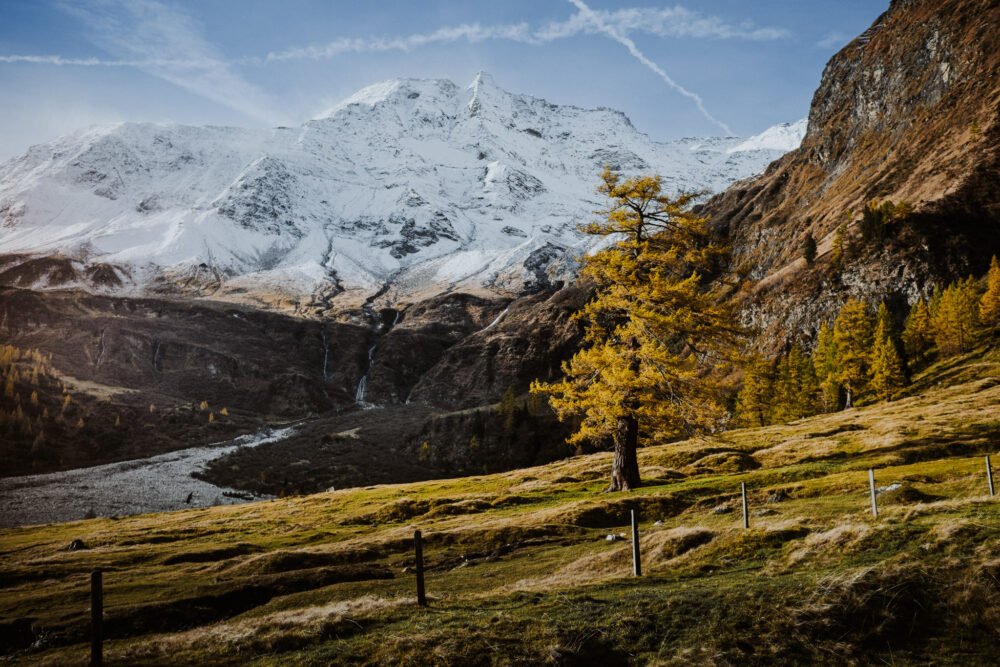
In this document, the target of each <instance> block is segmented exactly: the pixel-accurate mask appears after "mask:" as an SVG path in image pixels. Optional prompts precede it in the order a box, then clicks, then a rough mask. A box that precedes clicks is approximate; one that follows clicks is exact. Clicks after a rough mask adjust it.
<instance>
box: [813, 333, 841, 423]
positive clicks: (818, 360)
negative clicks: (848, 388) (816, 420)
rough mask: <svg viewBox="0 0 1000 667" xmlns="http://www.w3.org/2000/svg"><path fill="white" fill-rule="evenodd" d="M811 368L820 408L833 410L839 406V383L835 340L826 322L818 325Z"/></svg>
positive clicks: (827, 410)
mask: <svg viewBox="0 0 1000 667" xmlns="http://www.w3.org/2000/svg"><path fill="white" fill-rule="evenodd" d="M813 369H814V370H815V375H816V380H817V382H818V383H819V396H820V408H821V409H822V411H823V412H833V411H834V410H836V409H838V408H839V407H840V383H839V382H838V381H837V341H835V340H834V338H833V329H831V328H830V327H829V326H827V324H826V322H824V323H823V324H821V325H820V328H819V334H818V335H817V337H816V352H815V353H814V354H813Z"/></svg>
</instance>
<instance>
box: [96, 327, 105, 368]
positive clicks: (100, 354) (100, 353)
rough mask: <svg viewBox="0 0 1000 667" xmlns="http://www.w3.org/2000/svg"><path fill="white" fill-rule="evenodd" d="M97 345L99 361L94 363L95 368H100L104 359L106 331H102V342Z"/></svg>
mask: <svg viewBox="0 0 1000 667" xmlns="http://www.w3.org/2000/svg"><path fill="white" fill-rule="evenodd" d="M97 345H98V349H97V361H95V362H94V368H97V367H98V366H100V365H101V359H103V358H104V329H101V341H100V342H99V343H98V344H97Z"/></svg>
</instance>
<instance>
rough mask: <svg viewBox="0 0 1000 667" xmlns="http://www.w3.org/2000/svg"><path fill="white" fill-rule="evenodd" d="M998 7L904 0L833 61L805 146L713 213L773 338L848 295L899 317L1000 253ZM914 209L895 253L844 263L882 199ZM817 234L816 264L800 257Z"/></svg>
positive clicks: (974, 0)
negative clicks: (835, 248) (844, 252)
mask: <svg viewBox="0 0 1000 667" xmlns="http://www.w3.org/2000/svg"><path fill="white" fill-rule="evenodd" d="M997 25H1000V5H998V4H997V3H996V2H982V1H980V0H945V1H942V2H939V1H936V0H935V1H930V0H894V1H893V2H892V3H891V5H890V7H889V9H888V11H886V12H885V13H884V14H883V15H882V16H880V17H879V18H878V19H877V20H876V21H875V23H874V24H873V25H872V26H871V28H869V29H868V30H867V31H865V33H863V34H862V35H860V36H859V37H858V38H856V39H855V40H853V41H852V42H851V43H850V44H848V45H847V46H845V47H844V48H843V49H842V50H841V51H840V52H839V53H837V54H836V55H835V56H834V57H833V58H831V60H830V62H829V63H828V64H827V66H826V68H825V70H824V72H823V78H822V81H821V83H820V86H819V88H818V89H817V91H816V93H815V96H814V97H813V101H812V106H811V108H810V111H809V119H808V129H807V131H806V133H805V137H804V139H803V141H802V143H801V146H800V147H798V148H797V149H796V150H793V151H791V152H789V153H788V154H786V155H785V156H783V157H782V158H780V159H779V160H777V161H776V162H775V163H774V164H772V165H770V166H769V167H768V169H767V170H766V172H765V173H764V174H762V175H761V176H758V177H753V178H750V179H746V180H744V181H741V182H739V183H735V184H733V185H732V186H731V187H730V188H728V189H727V190H726V191H725V192H724V193H722V194H720V195H718V196H717V197H715V198H713V199H712V200H711V201H709V202H708V203H707V204H706V205H705V206H704V207H703V209H702V211H701V212H702V213H703V214H704V215H707V216H710V217H711V218H712V220H713V222H714V224H715V225H716V226H717V227H718V228H720V229H723V230H726V231H727V232H728V233H729V235H730V238H731V240H732V246H733V250H734V255H735V257H736V260H737V263H739V264H740V265H741V267H742V268H743V269H744V270H745V271H746V272H747V274H748V275H749V277H750V278H751V279H752V280H754V281H756V284H755V286H754V288H753V290H751V292H750V293H749V294H747V295H746V299H745V309H744V315H745V317H746V319H747V320H748V321H749V322H752V323H754V324H757V325H759V326H760V327H761V330H762V331H763V333H764V334H765V336H764V339H763V340H764V341H765V343H764V345H765V346H774V345H780V344H782V343H783V342H784V341H785V340H787V339H788V338H809V337H811V336H812V335H813V333H814V330H815V327H817V326H818V322H819V321H820V320H821V319H828V318H830V317H831V316H832V315H833V314H834V313H835V311H836V309H837V308H838V307H839V304H840V303H842V302H843V299H844V297H845V295H853V296H859V297H863V298H866V299H868V300H871V301H878V300H886V301H888V302H889V303H890V306H895V307H896V308H897V311H898V310H900V309H902V308H903V307H904V306H905V304H906V303H912V302H914V301H915V300H916V299H917V298H918V297H920V296H924V297H926V296H928V295H929V292H930V291H931V290H933V287H934V285H935V284H938V283H941V282H945V283H947V281H949V280H952V279H954V278H956V277H961V276H963V275H966V274H968V273H970V272H974V273H977V274H980V273H982V272H983V271H984V270H985V268H986V266H987V264H988V262H989V257H990V255H991V254H993V253H995V252H998V251H1000V123H998V107H997V100H998V99H1000V33H998V32H997V30H996V26H997ZM885 200H891V201H894V202H897V203H898V202H907V203H909V204H910V205H912V206H913V208H914V212H913V214H911V216H910V217H909V219H908V220H907V221H906V222H905V224H903V225H901V228H900V229H898V230H896V231H897V234H896V235H895V238H893V239H891V240H890V242H889V243H888V244H887V245H886V246H885V247H861V248H859V251H860V254H859V256H858V257H856V258H854V261H853V262H848V264H847V266H845V267H843V268H842V270H832V269H831V266H830V262H829V260H830V250H831V247H832V242H833V237H834V232H835V230H836V229H837V227H838V226H840V225H841V224H843V223H845V222H847V221H848V219H849V218H848V212H849V211H850V212H851V216H850V219H851V220H852V221H853V222H851V223H850V224H849V226H848V231H849V232H850V233H851V234H852V235H853V236H855V237H858V236H860V233H859V225H858V218H859V217H860V212H861V210H862V208H863V207H864V206H865V205H866V204H868V203H869V202H871V201H874V202H876V203H881V202H883V201H885ZM808 234H811V235H812V236H813V237H814V238H815V239H816V241H817V242H818V246H819V259H818V262H817V264H816V266H815V267H813V268H810V267H807V266H806V265H805V261H804V259H802V258H801V254H802V250H801V248H802V244H803V241H804V239H805V237H806V235H808Z"/></svg>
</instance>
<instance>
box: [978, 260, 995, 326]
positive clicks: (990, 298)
mask: <svg viewBox="0 0 1000 667" xmlns="http://www.w3.org/2000/svg"><path fill="white" fill-rule="evenodd" d="M979 319H980V321H982V323H983V324H984V325H985V326H988V327H991V328H997V327H1000V263H998V262H997V256H996V255H993V259H992V260H991V261H990V270H989V272H987V274H986V293H985V294H983V298H982V299H980V301H979Z"/></svg>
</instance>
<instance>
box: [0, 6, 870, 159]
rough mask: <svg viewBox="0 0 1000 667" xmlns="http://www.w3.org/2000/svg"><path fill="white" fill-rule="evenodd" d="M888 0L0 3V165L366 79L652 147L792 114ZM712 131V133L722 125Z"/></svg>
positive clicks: (336, 91)
mask: <svg viewBox="0 0 1000 667" xmlns="http://www.w3.org/2000/svg"><path fill="white" fill-rule="evenodd" d="M887 6H888V2H887V0H878V1H875V0H829V1H825V2H819V1H817V0H761V1H759V2H752V3H751V2H746V1H745V0H688V1H687V2H685V3H682V4H675V3H674V2H658V1H657V0H635V1H634V2H633V1H627V0H626V1H623V2H611V1H610V0H509V1H507V0H503V1H496V2H481V1H476V0H472V1H470V0H354V1H352V2H340V1H338V0H325V1H324V0H285V1H284V2H278V1H277V0H200V1H191V2H179V1H171V0H94V1H90V2H70V1H69V0H66V1H55V2H49V1H47V0H4V1H3V3H2V6H0V12H2V13H0V16H2V21H0V99H2V100H3V102H2V104H0V159H6V158H9V157H11V156H13V155H16V154H18V153H20V152H22V151H24V150H25V149H26V148H27V147H28V146H29V145H31V144H35V143H39V142H42V141H47V140H49V139H53V138H55V137H57V136H59V135H62V134H66V133H69V132H71V131H73V130H74V129H76V128H78V127H82V126H86V125H91V124H95V123H107V122H117V121H123V120H132V121H154V122H170V121H173V122H180V123H190V124H226V125H240V126H259V127H266V126H271V125H295V124H298V123H301V122H303V121H305V120H307V119H309V118H311V117H313V116H315V115H317V114H319V113H321V112H322V111H323V110H325V109H326V108H328V107H330V106H332V105H333V104H335V103H336V102H338V101H339V100H341V99H343V98H345V97H347V96H348V95H350V94H351V93H353V92H354V91H356V90H358V89H359V88H362V87H364V86H366V85H369V84H371V83H375V82H378V81H384V80H386V79H391V78H396V77H420V78H447V79H451V80H453V81H455V82H456V83H459V84H466V83H469V82H471V81H472V79H473V78H474V76H475V74H476V72H477V71H479V70H481V69H482V70H486V71H488V72H490V73H491V74H492V75H493V77H494V79H495V80H496V82H497V84H498V85H500V86H501V87H503V88H505V89H507V90H509V91H512V92H519V93H529V94H532V95H536V96H539V97H544V98H546V99H548V100H549V101H551V102H555V103H563V104H575V105H578V106H584V107H593V106H608V107H613V108H616V109H620V110H622V111H624V112H625V113H626V114H628V116H629V117H630V118H631V119H632V122H633V123H634V124H635V126H636V127H637V128H638V129H640V130H642V131H644V132H646V133H648V134H649V135H650V136H652V137H653V138H655V139H660V140H664V139H674V138H679V137H683V136H705V135H724V134H727V133H730V132H731V133H733V134H736V135H739V136H749V135H751V134H755V133H757V132H760V131H762V130H763V129H765V128H767V127H769V126H770V125H773V124H775V123H779V122H785V121H794V120H797V119H798V118H801V117H803V116H805V115H806V113H807V112H808V109H809V102H810V100H811V98H812V94H813V91H814V90H815V88H816V86H817V84H818V83H819V79H820V75H821V73H822V70H823V66H824V65H825V63H826V61H827V60H828V59H829V58H830V56H831V55H833V54H834V53H835V52H836V51H837V50H838V49H840V48H841V47H842V46H843V45H844V44H846V43H847V42H848V41H849V40H850V39H852V38H853V37H854V36H855V35H857V34H858V33H860V32H862V31H864V30H865V29H866V28H867V27H868V26H869V25H870V24H871V23H872V21H874V19H875V18H876V17H877V16H878V15H879V14H880V13H881V12H882V11H884V10H885V9H886V7H887ZM727 130H728V132H727Z"/></svg>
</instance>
